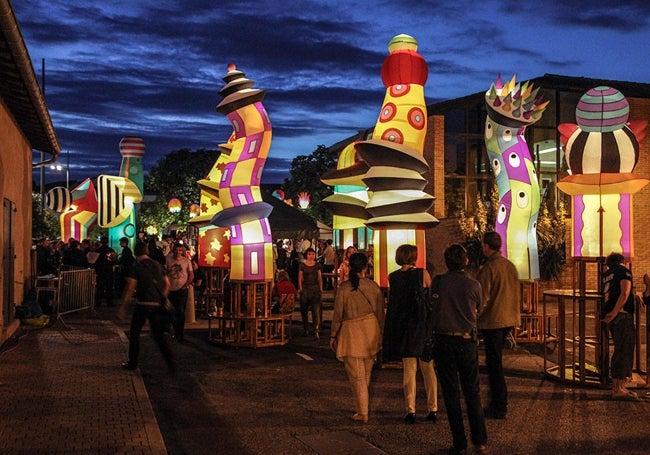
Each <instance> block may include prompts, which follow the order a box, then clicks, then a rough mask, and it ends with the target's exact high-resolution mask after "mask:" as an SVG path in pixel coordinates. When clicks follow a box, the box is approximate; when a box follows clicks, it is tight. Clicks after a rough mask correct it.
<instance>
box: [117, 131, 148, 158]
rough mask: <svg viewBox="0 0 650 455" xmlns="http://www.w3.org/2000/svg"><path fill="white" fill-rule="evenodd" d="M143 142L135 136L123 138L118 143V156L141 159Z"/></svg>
mask: <svg viewBox="0 0 650 455" xmlns="http://www.w3.org/2000/svg"><path fill="white" fill-rule="evenodd" d="M144 149H145V147H144V141H143V140H142V138H139V137H137V136H125V137H123V138H122V140H121V141H120V154H121V155H122V156H123V157H133V158H142V156H143V155H144Z"/></svg>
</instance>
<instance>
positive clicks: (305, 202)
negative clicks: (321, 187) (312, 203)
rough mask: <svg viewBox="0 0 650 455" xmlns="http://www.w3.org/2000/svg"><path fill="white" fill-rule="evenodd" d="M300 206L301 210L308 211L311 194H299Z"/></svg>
mask: <svg viewBox="0 0 650 455" xmlns="http://www.w3.org/2000/svg"><path fill="white" fill-rule="evenodd" d="M298 206H299V207H300V208H301V209H306V208H308V207H309V193H300V194H298Z"/></svg>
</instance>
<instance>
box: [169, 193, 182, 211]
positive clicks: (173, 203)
mask: <svg viewBox="0 0 650 455" xmlns="http://www.w3.org/2000/svg"><path fill="white" fill-rule="evenodd" d="M181 207H183V204H181V201H180V200H179V199H177V198H175V197H173V198H171V199H170V200H169V202H167V209H169V211H170V213H178V212H180V211H181Z"/></svg>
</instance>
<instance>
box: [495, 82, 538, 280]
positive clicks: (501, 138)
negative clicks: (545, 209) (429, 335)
mask: <svg viewBox="0 0 650 455" xmlns="http://www.w3.org/2000/svg"><path fill="white" fill-rule="evenodd" d="M538 90H539V89H533V85H532V84H529V83H528V82H526V83H525V84H524V85H520V84H518V83H517V82H516V80H515V76H513V77H512V79H511V80H510V81H508V82H506V84H505V85H503V84H502V81H501V76H499V77H498V79H497V81H496V84H495V83H492V86H491V87H490V90H488V91H487V92H486V93H485V105H486V107H487V119H486V121H485V145H486V147H487V152H488V157H489V158H490V163H491V165H492V170H493V171H494V175H495V177H496V182H497V187H498V189H499V208H498V210H497V220H496V225H495V231H496V232H498V233H499V234H500V235H501V239H502V241H503V244H502V247H501V253H502V254H503V255H504V256H505V257H507V258H508V259H509V260H510V261H512V263H513V264H515V266H516V267H517V271H518V272H519V279H520V280H537V279H539V256H538V252H537V217H538V214H539V207H540V199H541V195H540V189H539V181H538V180H537V173H536V171H535V166H534V165H533V160H532V158H531V155H530V151H529V149H528V144H527V143H526V139H525V138H524V132H525V130H526V127H527V126H528V125H532V124H533V123H535V122H537V121H538V120H539V119H540V118H541V117H542V113H543V112H544V109H545V108H546V106H547V105H548V101H546V102H542V97H541V96H539V97H538V96H537V92H538Z"/></svg>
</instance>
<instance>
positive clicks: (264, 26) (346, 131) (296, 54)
mask: <svg viewBox="0 0 650 455" xmlns="http://www.w3.org/2000/svg"><path fill="white" fill-rule="evenodd" d="M12 3H13V7H14V11H15V14H16V17H17V19H18V22H19V24H20V27H21V31H22V33H23V36H24V39H25V43H26V45H27V48H28V50H29V53H30V57H31V58H32V63H33V65H34V69H35V72H36V74H37V76H38V78H39V80H40V77H41V66H42V65H41V62H42V59H45V93H46V101H47V105H48V108H49V111H50V114H51V116H52V121H53V123H54V127H55V130H56V132H57V135H58V138H59V142H60V144H61V147H62V154H61V158H60V161H61V162H62V164H65V162H66V156H67V154H68V153H69V157H70V179H71V180H81V179H84V178H86V177H92V178H94V177H96V176H97V175H98V174H101V173H105V174H111V175H117V174H118V172H119V165H120V160H121V157H120V154H119V148H118V145H119V141H120V139H121V138H122V137H124V136H126V135H137V136H140V137H142V138H143V139H144V140H145V143H146V147H147V150H146V154H145V159H144V163H145V172H147V171H148V170H149V169H150V168H151V167H152V166H153V165H155V164H156V162H157V161H158V160H159V159H160V158H161V157H163V156H164V155H165V154H167V153H168V152H170V151H173V150H178V149H180V148H189V149H192V150H194V149H200V148H207V149H216V148H217V145H218V144H219V143H223V142H226V140H227V139H228V137H229V135H230V133H231V131H232V128H231V126H230V124H229V122H228V121H227V119H226V118H225V117H224V116H223V115H221V114H218V113H217V112H216V111H215V110H214V108H215V106H216V105H217V104H219V102H220V101H221V97H219V95H218V91H219V89H220V88H221V87H222V86H223V81H222V80H221V78H222V77H223V76H224V74H225V73H226V68H227V65H228V64H229V63H235V64H236V65H237V68H238V69H239V70H241V71H243V72H245V73H246V76H247V77H248V78H249V79H252V80H254V81H255V82H256V84H255V88H259V89H264V90H266V92H267V94H266V98H265V99H264V106H265V108H266V110H267V112H268V113H269V116H270V118H271V122H272V125H273V142H272V144H271V151H270V153H269V158H268V160H267V163H266V167H265V171H264V178H263V181H264V182H265V183H278V182H281V181H282V180H283V179H284V178H285V177H286V176H288V169H289V166H290V163H291V160H292V159H293V158H294V157H295V156H298V155H308V154H310V153H311V152H312V151H313V150H314V149H315V148H316V147H317V146H318V145H320V144H322V145H331V144H333V143H336V142H338V141H340V140H343V139H345V138H347V137H349V136H351V135H353V134H355V133H356V132H357V131H358V130H360V129H365V128H368V127H372V126H373V125H374V123H375V121H376V119H377V116H378V114H379V109H380V108H381V103H382V100H383V97H384V87H383V84H382V82H381V78H380V69H381V64H382V62H383V60H384V58H385V57H386V55H387V53H388V50H387V45H388V42H389V41H390V39H391V38H392V37H393V36H395V35H397V34H400V33H406V34H409V35H411V36H413V37H414V38H416V39H417V40H418V42H419V52H420V53H421V54H422V55H423V56H424V58H425V60H426V61H427V63H428V66H429V79H428V82H427V84H426V87H425V95H426V97H427V101H428V102H434V101H439V100H444V99H450V98H456V97H459V96H465V95H469V94H472V93H476V92H480V91H484V90H487V89H488V88H489V86H490V83H491V82H492V81H493V80H494V79H495V78H496V76H497V74H499V73H500V74H501V75H502V76H503V78H504V79H506V78H510V77H511V76H512V75H513V74H516V75H517V79H518V80H521V81H524V80H526V79H530V78H534V77H538V76H542V75H544V74H546V73H550V74H560V75H567V76H576V77H589V78H597V79H610V80H621V81H631V82H643V83H650V65H649V64H648V63H647V62H648V50H649V44H648V43H650V24H649V21H650V19H649V18H650V2H648V1H647V0H634V1H628V2H625V5H624V6H613V5H612V3H614V2H611V1H609V0H608V1H603V0H596V1H593V0H577V1H570V2H566V1H563V2H559V1H558V2H556V1H546V2H524V1H520V2H515V1H507V0H504V1H482V2H475V1H469V0H457V1H455V2H448V1H430V0H403V1H401V2H400V1H394V0H392V1H368V0H346V1H326V0H320V1H313V0H306V1H286V0H285V1H253V0H248V1H247V0H237V1H233V0H219V1H214V0H113V1H105V0H97V1H91V0H74V1H70V0H13V2H12ZM37 158H38V157H35V160H36V159H37ZM34 178H35V180H36V181H38V177H37V175H36V174H35V177H34ZM64 179H65V177H61V176H60V175H56V173H55V171H51V170H49V169H48V170H47V171H46V182H51V181H54V180H59V181H61V180H64Z"/></svg>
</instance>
